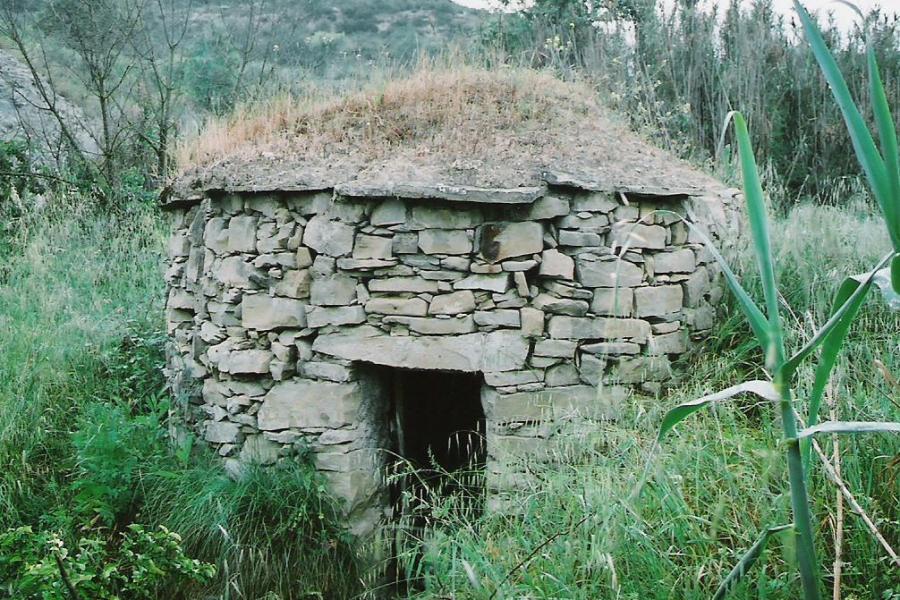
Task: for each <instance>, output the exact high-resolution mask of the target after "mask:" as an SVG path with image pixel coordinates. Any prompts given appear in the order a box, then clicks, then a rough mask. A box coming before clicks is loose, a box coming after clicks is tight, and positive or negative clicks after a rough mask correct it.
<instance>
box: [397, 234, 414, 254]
mask: <svg viewBox="0 0 900 600" xmlns="http://www.w3.org/2000/svg"><path fill="white" fill-rule="evenodd" d="M392 250H393V252H394V254H415V253H416V252H418V251H419V235H418V234H416V233H398V234H397V235H395V236H394V240H393V244H392Z"/></svg>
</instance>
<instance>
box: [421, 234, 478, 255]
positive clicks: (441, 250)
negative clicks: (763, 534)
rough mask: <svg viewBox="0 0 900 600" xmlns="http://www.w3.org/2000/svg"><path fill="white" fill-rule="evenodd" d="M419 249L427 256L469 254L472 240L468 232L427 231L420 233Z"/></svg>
mask: <svg viewBox="0 0 900 600" xmlns="http://www.w3.org/2000/svg"><path fill="white" fill-rule="evenodd" d="M419 248H421V250H422V252H424V253H425V254H469V253H470V252H472V239H471V238H470V237H469V234H468V233H467V232H466V231H461V230H443V229H426V230H425V231H420V232H419Z"/></svg>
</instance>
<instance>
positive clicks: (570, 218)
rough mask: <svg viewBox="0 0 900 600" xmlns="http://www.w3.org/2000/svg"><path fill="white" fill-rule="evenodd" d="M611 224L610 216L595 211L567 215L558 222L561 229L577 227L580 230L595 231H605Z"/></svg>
mask: <svg viewBox="0 0 900 600" xmlns="http://www.w3.org/2000/svg"><path fill="white" fill-rule="evenodd" d="M608 225H609V217H607V216H606V215H598V214H593V213H584V212H582V213H578V214H576V215H566V216H565V217H563V218H562V219H560V220H559V221H558V222H557V226H558V227H559V228H560V229H577V230H579V231H594V232H596V233H603V232H604V231H606V229H607V227H608Z"/></svg>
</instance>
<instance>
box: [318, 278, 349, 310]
mask: <svg viewBox="0 0 900 600" xmlns="http://www.w3.org/2000/svg"><path fill="white" fill-rule="evenodd" d="M310 300H311V302H312V303H313V304H315V305H317V306H343V305H346V304H352V303H353V302H354V301H355V300H356V278H354V277H348V276H346V275H331V276H328V277H322V278H316V279H313V280H312V285H311V287H310Z"/></svg>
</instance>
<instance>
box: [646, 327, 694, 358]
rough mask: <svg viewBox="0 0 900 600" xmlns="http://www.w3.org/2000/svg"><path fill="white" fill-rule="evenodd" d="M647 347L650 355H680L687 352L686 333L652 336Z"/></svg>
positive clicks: (677, 332) (676, 332)
mask: <svg viewBox="0 0 900 600" xmlns="http://www.w3.org/2000/svg"><path fill="white" fill-rule="evenodd" d="M647 347H648V350H649V351H650V353H651V354H681V353H683V352H687V349H688V338H687V332H684V331H675V332H672V333H664V334H661V335H654V336H652V337H651V338H650V342H649V344H648V345H647Z"/></svg>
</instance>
